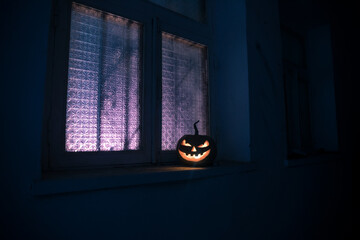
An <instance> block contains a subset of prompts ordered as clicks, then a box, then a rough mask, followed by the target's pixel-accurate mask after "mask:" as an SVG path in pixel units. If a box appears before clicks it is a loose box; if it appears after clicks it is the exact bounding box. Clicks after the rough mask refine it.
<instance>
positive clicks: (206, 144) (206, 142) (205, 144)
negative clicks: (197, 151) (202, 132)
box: [198, 140, 210, 148]
mask: <svg viewBox="0 0 360 240" xmlns="http://www.w3.org/2000/svg"><path fill="white" fill-rule="evenodd" d="M209 145H210V143H209V141H208V140H206V141H205V142H204V143H203V144H201V145H199V146H198V148H205V147H207V146H209Z"/></svg>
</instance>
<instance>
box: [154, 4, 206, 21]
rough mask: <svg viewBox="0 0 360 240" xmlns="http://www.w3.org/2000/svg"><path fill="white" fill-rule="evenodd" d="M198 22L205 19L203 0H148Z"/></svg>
mask: <svg viewBox="0 0 360 240" xmlns="http://www.w3.org/2000/svg"><path fill="white" fill-rule="evenodd" d="M149 1H150V2H152V3H155V4H157V5H160V6H162V7H165V8H167V9H170V10H172V11H174V12H177V13H180V14H182V15H184V16H186V17H189V18H192V19H194V20H196V21H199V22H204V21H205V0H149Z"/></svg>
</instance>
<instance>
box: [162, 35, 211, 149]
mask: <svg viewBox="0 0 360 240" xmlns="http://www.w3.org/2000/svg"><path fill="white" fill-rule="evenodd" d="M206 62H207V60H206V48H205V47H204V46H203V45H200V44H196V43H194V42H191V41H187V40H185V39H182V38H178V37H175V36H173V35H170V34H167V33H163V34H162V143H161V148H162V150H174V149H175V148H176V143H177V141H178V140H179V138H180V137H182V136H183V135H185V134H194V128H193V124H194V122H196V121H197V120H200V122H199V124H198V125H197V126H198V129H199V133H200V134H201V135H205V134H207V133H208V81H207V67H206Z"/></svg>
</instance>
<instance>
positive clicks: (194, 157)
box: [178, 149, 211, 162]
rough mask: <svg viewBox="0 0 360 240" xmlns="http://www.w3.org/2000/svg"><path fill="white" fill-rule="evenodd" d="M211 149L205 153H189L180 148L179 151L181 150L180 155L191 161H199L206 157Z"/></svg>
mask: <svg viewBox="0 0 360 240" xmlns="http://www.w3.org/2000/svg"><path fill="white" fill-rule="evenodd" d="M210 150H211V149H209V150H207V151H206V152H203V153H189V154H186V153H184V152H182V151H180V150H178V151H179V154H180V156H181V157H182V158H183V159H185V160H187V161H190V162H199V161H201V160H203V159H205V158H206V157H207V156H208V155H209V154H210Z"/></svg>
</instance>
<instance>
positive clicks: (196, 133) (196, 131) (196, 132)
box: [194, 120, 200, 135]
mask: <svg viewBox="0 0 360 240" xmlns="http://www.w3.org/2000/svg"><path fill="white" fill-rule="evenodd" d="M198 122H200V120H197V121H196V122H195V123H194V129H195V135H199V131H198V129H197V127H196V124H197V123H198Z"/></svg>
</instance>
